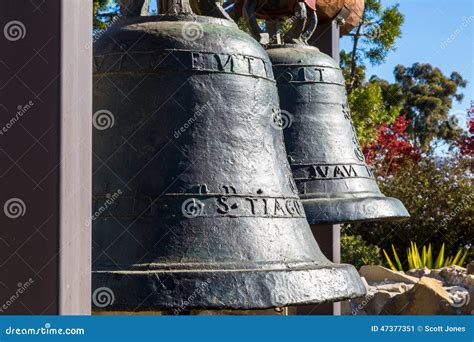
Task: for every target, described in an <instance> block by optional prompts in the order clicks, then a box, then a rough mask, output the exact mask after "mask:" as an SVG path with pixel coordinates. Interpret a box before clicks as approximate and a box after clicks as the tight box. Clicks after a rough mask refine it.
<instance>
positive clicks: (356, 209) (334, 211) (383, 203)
mask: <svg viewBox="0 0 474 342" xmlns="http://www.w3.org/2000/svg"><path fill="white" fill-rule="evenodd" d="M301 202H302V203H303V206H304V210H305V213H306V218H307V220H308V223H309V224H339V223H352V222H374V221H382V220H383V221H386V222H387V221H403V220H407V219H409V218H410V213H409V212H408V210H407V209H406V208H405V206H404V205H403V203H402V202H401V201H400V200H399V199H397V198H393V197H386V196H372V197H365V198H337V197H333V198H308V199H302V200H301ZM377 207H378V208H377ZM368 208H369V209H368Z"/></svg>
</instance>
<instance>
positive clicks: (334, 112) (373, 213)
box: [267, 44, 409, 224]
mask: <svg viewBox="0 0 474 342" xmlns="http://www.w3.org/2000/svg"><path fill="white" fill-rule="evenodd" d="M267 52H268V54H269V56H270V60H271V61H272V63H273V70H274V74H275V79H276V81H277V86H278V93H279V96H280V106H281V110H282V113H283V115H285V116H286V122H287V127H286V128H285V129H284V136H285V144H286V149H287V153H288V159H289V162H290V165H291V169H292V172H293V176H294V179H295V181H296V184H297V187H298V191H299V194H300V197H301V198H302V199H303V204H304V207H305V211H306V215H307V217H308V221H309V222H310V223H312V224H324V223H342V222H354V221H370V220H382V219H383V220H392V219H403V218H406V217H409V214H408V212H407V210H406V209H405V207H404V206H403V204H402V203H401V202H400V201H399V200H397V199H395V198H390V197H385V196H384V195H383V194H382V193H381V192H380V190H379V188H378V186H377V183H376V181H375V179H374V175H373V174H372V171H371V170H370V168H369V167H368V166H367V165H366V163H365V159H364V155H363V154H362V151H361V149H360V147H359V142H358V140H357V135H356V132H355V129H354V125H353V123H352V118H351V114H350V111H349V107H348V104H347V95H346V90H345V82H344V77H343V75H342V72H341V70H340V68H339V66H338V64H337V63H336V61H334V60H333V59H332V58H330V57H329V56H327V55H325V54H323V53H321V52H320V51H319V50H318V49H317V48H315V47H311V46H308V45H305V44H296V45H292V44H286V45H274V46H268V49H267Z"/></svg>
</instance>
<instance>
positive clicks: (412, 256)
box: [383, 242, 469, 271]
mask: <svg viewBox="0 0 474 342" xmlns="http://www.w3.org/2000/svg"><path fill="white" fill-rule="evenodd" d="M444 250H445V244H444V243H443V245H442V246H441V248H440V250H439V253H438V256H437V257H436V258H433V250H432V248H431V244H429V245H428V246H423V248H422V249H421V253H420V251H419V250H418V247H417V245H416V243H414V242H411V243H410V247H408V248H407V259H406V263H404V264H403V265H405V264H406V265H408V270H412V269H417V268H423V267H427V268H429V269H437V268H441V267H445V266H453V265H457V266H463V265H464V261H465V260H466V257H467V254H468V253H469V249H468V248H460V249H459V250H458V252H457V253H456V254H455V255H451V256H448V257H445V255H444ZM392 252H393V260H395V262H393V261H392V258H390V256H389V254H388V253H387V251H386V250H385V249H384V250H383V254H384V256H385V259H386V261H387V264H388V266H389V267H390V268H391V269H392V270H394V271H404V267H403V265H402V263H401V261H400V258H399V256H398V252H397V250H396V249H395V246H394V245H392Z"/></svg>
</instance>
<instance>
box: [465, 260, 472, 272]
mask: <svg viewBox="0 0 474 342" xmlns="http://www.w3.org/2000/svg"><path fill="white" fill-rule="evenodd" d="M466 273H467V274H474V261H471V262H470V263H469V264H467V267H466Z"/></svg>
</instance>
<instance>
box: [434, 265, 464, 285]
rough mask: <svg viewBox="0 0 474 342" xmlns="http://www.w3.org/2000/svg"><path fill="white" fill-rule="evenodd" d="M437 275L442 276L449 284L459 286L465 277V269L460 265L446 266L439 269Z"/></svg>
mask: <svg viewBox="0 0 474 342" xmlns="http://www.w3.org/2000/svg"><path fill="white" fill-rule="evenodd" d="M439 275H440V276H441V277H443V279H444V282H445V283H446V284H447V285H449V286H459V285H461V284H462V283H463V281H464V278H465V277H466V275H467V274H466V269H465V268H464V267H460V266H447V267H443V268H441V269H440V271H439Z"/></svg>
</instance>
